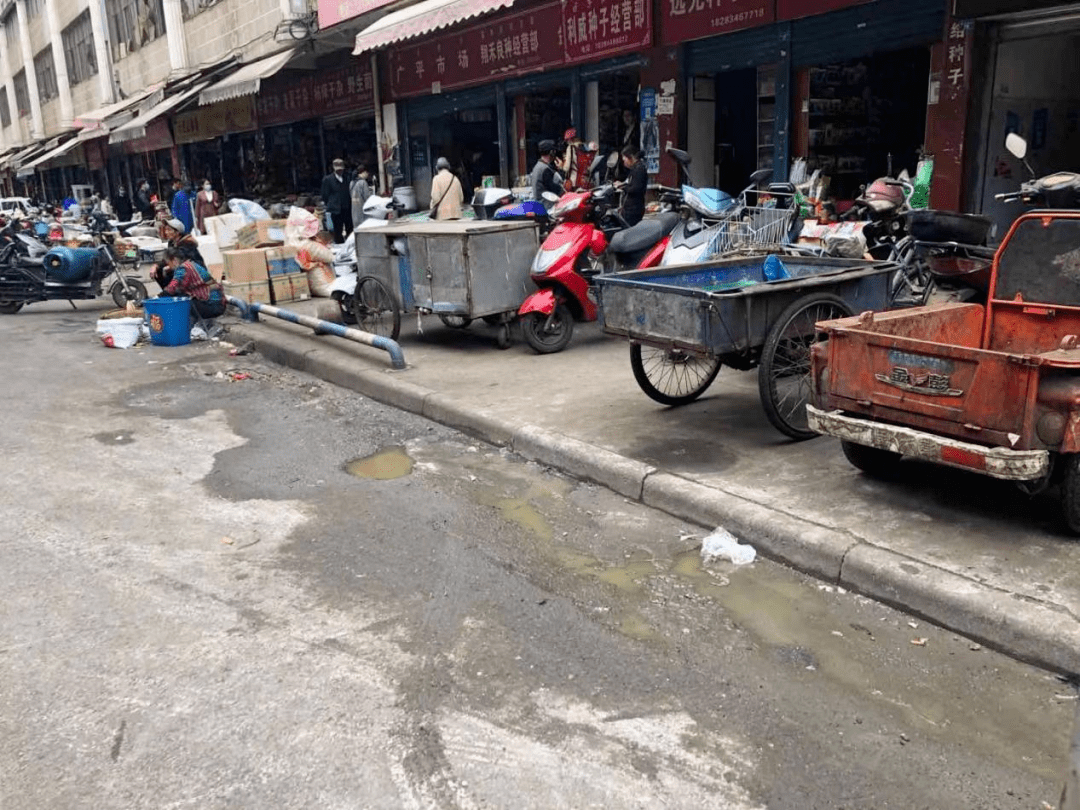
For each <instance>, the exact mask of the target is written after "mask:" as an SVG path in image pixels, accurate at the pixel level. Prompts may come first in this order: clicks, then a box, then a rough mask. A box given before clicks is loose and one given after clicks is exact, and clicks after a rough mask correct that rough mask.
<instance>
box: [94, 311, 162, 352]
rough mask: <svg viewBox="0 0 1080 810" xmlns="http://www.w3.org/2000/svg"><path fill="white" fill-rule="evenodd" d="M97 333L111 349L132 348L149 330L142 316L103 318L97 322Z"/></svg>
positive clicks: (147, 334) (146, 335)
mask: <svg viewBox="0 0 1080 810" xmlns="http://www.w3.org/2000/svg"><path fill="white" fill-rule="evenodd" d="M144 333H145V334H144ZM97 335H98V337H99V338H101V342H102V343H104V344H105V345H106V346H108V347H109V348H110V349H130V348H131V347H132V346H134V345H135V344H136V343H138V342H139V338H140V337H144V336H145V337H148V336H149V332H146V326H145V324H144V323H143V319H142V318H128V317H124V318H102V319H101V320H99V321H98V322H97Z"/></svg>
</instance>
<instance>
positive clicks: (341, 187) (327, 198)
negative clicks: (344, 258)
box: [319, 158, 353, 245]
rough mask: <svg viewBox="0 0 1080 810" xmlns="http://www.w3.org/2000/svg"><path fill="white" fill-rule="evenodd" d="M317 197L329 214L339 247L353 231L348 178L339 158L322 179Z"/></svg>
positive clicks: (342, 162)
mask: <svg viewBox="0 0 1080 810" xmlns="http://www.w3.org/2000/svg"><path fill="white" fill-rule="evenodd" d="M319 196H320V197H322V202H323V207H325V208H326V211H327V213H328V214H330V221H331V224H332V225H333V226H334V229H333V231H332V233H333V234H334V241H335V242H337V243H338V244H339V245H340V244H341V243H342V242H344V241H345V237H346V236H348V235H349V234H350V233H352V230H353V221H352V197H351V196H350V194H349V178H348V177H346V176H345V161H344V160H342V159H341V158H337V159H336V160H335V161H334V171H332V172H331V173H330V174H328V175H326V177H324V178H323V181H322V188H321V189H320V190H319Z"/></svg>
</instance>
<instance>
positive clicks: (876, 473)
mask: <svg viewBox="0 0 1080 810" xmlns="http://www.w3.org/2000/svg"><path fill="white" fill-rule="evenodd" d="M840 448H841V449H842V450H843V451H844V456H845V457H846V458H847V460H848V461H850V462H851V466H853V467H857V468H858V469H860V470H862V471H863V472H864V473H866V474H867V475H869V476H872V477H874V478H886V479H887V478H892V477H893V475H894V474H895V473H896V465H897V464H899V462H900V454H899V453H894V452H892V451H891V450H882V449H881V448H879V447H867V446H866V445H865V444H856V443H855V442H849V441H844V440H843V439H841V440H840Z"/></svg>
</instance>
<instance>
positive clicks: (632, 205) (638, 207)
mask: <svg viewBox="0 0 1080 810" xmlns="http://www.w3.org/2000/svg"><path fill="white" fill-rule="evenodd" d="M648 185H649V172H648V170H647V169H646V168H645V161H644V160H639V161H638V162H637V163H635V164H634V165H633V166H631V167H630V176H629V177H628V178H627V180H626V186H624V187H623V204H622V215H623V219H625V220H626V222H627V224H628V225H637V224H638V223H639V222H641V220H642V218H643V217H644V216H645V190H646V188H648Z"/></svg>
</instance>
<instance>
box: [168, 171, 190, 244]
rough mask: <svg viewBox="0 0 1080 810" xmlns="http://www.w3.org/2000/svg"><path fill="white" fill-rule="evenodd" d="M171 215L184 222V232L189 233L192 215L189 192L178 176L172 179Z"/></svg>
mask: <svg viewBox="0 0 1080 810" xmlns="http://www.w3.org/2000/svg"><path fill="white" fill-rule="evenodd" d="M170 207H171V208H172V215H173V216H174V217H176V218H177V219H178V220H180V221H181V222H183V223H184V232H185V233H191V229H192V227H193V226H194V224H195V222H194V217H192V215H191V194H190V193H189V192H188V190H187V189H186V188H184V184H183V182H182V181H181V180H180V179H179V178H174V179H173V197H172V204H171V206H170Z"/></svg>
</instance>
